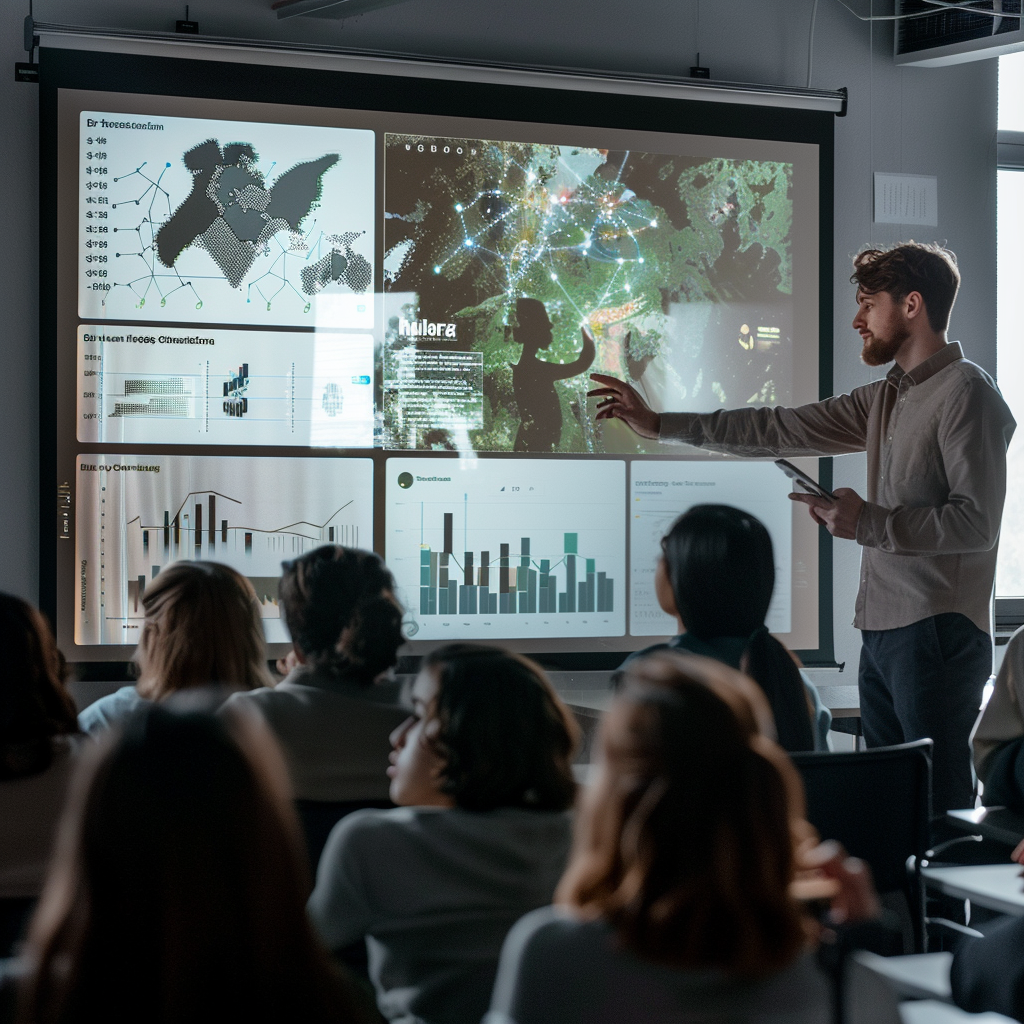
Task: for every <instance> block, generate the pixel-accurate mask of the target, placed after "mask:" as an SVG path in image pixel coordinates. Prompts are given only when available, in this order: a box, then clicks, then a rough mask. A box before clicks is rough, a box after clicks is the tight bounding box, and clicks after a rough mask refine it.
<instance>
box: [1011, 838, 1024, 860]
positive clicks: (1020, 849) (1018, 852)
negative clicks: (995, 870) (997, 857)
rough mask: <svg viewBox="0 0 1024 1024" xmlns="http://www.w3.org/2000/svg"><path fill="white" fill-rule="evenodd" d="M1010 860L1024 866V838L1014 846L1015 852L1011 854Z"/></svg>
mask: <svg viewBox="0 0 1024 1024" xmlns="http://www.w3.org/2000/svg"><path fill="white" fill-rule="evenodd" d="M1010 860H1012V861H1016V862H1017V863H1018V864H1020V865H1022V866H1024V839H1022V840H1021V841H1020V842H1019V843H1018V844H1017V845H1016V846H1015V847H1014V848H1013V853H1011V854H1010Z"/></svg>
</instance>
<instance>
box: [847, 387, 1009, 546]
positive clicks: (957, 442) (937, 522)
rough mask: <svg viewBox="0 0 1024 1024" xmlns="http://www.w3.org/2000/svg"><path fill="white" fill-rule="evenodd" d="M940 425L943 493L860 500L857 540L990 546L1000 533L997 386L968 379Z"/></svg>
mask: <svg viewBox="0 0 1024 1024" xmlns="http://www.w3.org/2000/svg"><path fill="white" fill-rule="evenodd" d="M947 409H948V410H949V411H948V415H947V416H946V418H945V421H944V423H943V424H942V425H941V426H940V434H939V441H940V443H941V445H942V453H943V454H942V460H943V468H944V469H945V473H946V479H947V480H948V482H949V497H948V499H947V500H946V501H945V502H944V503H943V504H941V505H938V506H935V505H926V506H922V507H917V508H914V507H910V506H907V505H901V506H897V507H896V508H884V507H883V506H881V505H876V504H873V503H871V502H865V504H864V507H863V508H862V509H861V511H860V517H859V519H858V521H857V543H858V544H863V545H864V546H865V547H872V548H878V549H880V550H881V551H888V552H891V553H892V554H896V555H919V554H937V553H941V554H945V555H955V554H966V553H968V552H972V551H989V550H991V549H992V547H993V546H994V545H995V543H996V541H997V540H998V538H999V523H1000V520H1001V519H1002V515H1003V500H1004V498H1005V496H1006V448H1007V445H1008V444H1009V441H1010V436H1011V435H1012V433H1013V420H1012V419H1010V420H1009V422H1008V421H1007V414H1006V407H1005V405H1004V404H1003V401H1002V399H1001V398H1000V397H999V393H998V392H997V391H996V390H995V389H994V388H992V387H991V386H990V385H989V384H988V383H987V382H985V381H983V380H970V381H967V382H966V384H965V386H964V389H963V391H961V392H960V393H959V394H958V395H956V396H955V397H954V398H953V399H952V400H951V401H950V402H949V403H947Z"/></svg>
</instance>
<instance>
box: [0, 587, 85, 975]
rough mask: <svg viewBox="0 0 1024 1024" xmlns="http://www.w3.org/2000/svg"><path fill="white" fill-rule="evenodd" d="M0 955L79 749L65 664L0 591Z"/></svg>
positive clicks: (43, 859)
mask: <svg viewBox="0 0 1024 1024" xmlns="http://www.w3.org/2000/svg"><path fill="white" fill-rule="evenodd" d="M0 649H2V650H3V653H4V679H3V683H2V685H0V957H2V956H6V955H7V954H8V952H9V951H10V948H11V944H12V943H13V942H14V941H15V940H16V939H17V938H18V937H19V936H20V934H21V931H22V926H23V925H24V922H25V920H26V919H27V916H28V914H29V912H30V910H31V906H32V903H33V902H34V899H35V897H36V896H38V895H39V892H40V890H41V889H42V887H43V877H44V875H45V873H46V865H47V863H48V861H49V859H50V853H51V849H52V847H53V839H54V833H55V831H56V827H57V819H58V818H59V816H60V811H61V808H62V807H63V806H64V798H65V795H66V792H67V787H68V782H69V781H70V779H71V773H72V769H73V767H74V764H75V753H76V749H77V747H78V742H77V740H78V720H77V715H76V712H75V704H74V701H72V699H71V695H70V694H69V693H68V692H67V690H66V689H65V687H64V678H65V675H66V666H65V665H64V661H63V659H62V658H61V656H60V653H59V651H58V650H57V646H56V644H55V643H54V640H53V633H51V632H50V627H49V625H48V624H47V622H46V620H45V619H44V618H43V616H42V615H41V614H40V613H39V612H38V611H36V609H35V608H33V607H32V606H31V605H29V604H27V603H26V602H25V601H22V600H21V599H20V598H17V597H13V596H12V595H10V594H0Z"/></svg>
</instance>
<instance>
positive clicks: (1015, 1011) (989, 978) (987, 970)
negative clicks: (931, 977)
mask: <svg viewBox="0 0 1024 1024" xmlns="http://www.w3.org/2000/svg"><path fill="white" fill-rule="evenodd" d="M949 981H950V986H951V988H952V990H953V1002H954V1003H956V1005H957V1006H959V1007H960V1008H961V1009H963V1010H967V1011H968V1012H969V1013H1001V1014H1004V1015H1005V1016H1007V1017H1010V1018H1012V1019H1013V1020H1024V918H1021V917H1013V918H1009V919H1007V920H1004V921H1000V922H998V923H996V924H993V925H987V926H986V934H985V937H984V938H980V939H979V938H965V939H963V940H962V941H961V943H960V944H959V946H957V949H956V952H955V953H954V955H953V964H952V966H951V968H950V972H949Z"/></svg>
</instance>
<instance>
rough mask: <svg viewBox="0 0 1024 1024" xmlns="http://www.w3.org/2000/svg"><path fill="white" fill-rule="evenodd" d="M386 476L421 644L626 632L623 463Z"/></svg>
mask: <svg viewBox="0 0 1024 1024" xmlns="http://www.w3.org/2000/svg"><path fill="white" fill-rule="evenodd" d="M386 477H387V486H386V490H387V496H388V501H387V519H386V526H385V534H386V548H387V560H388V564H389V565H390V566H391V568H392V570H393V571H394V572H395V574H396V578H397V580H398V582H399V586H400V589H401V591H402V596H403V600H404V601H405V604H406V606H407V608H408V610H409V615H410V618H411V628H410V635H411V636H412V637H413V638H415V639H418V640H430V639H439V638H455V637H458V638H460V639H486V638H494V639H497V638H513V637H521V638H529V637H533V636H546V637H576V636H619V635H622V633H623V632H624V631H625V610H624V609H625V595H624V593H623V584H624V580H625V536H624V530H623V528H622V526H623V521H622V520H623V506H624V502H625V464H624V463H623V462H619V461H610V460H609V461H604V460H597V461H583V460H576V459H566V460H562V459H558V460H543V461H541V460H525V459H490V460H489V459H458V460H455V459H452V460H445V461H443V462H440V461H436V460H427V459H389V460H388V462H387V469H386ZM567 495H571V496H572V497H571V498H570V499H569V500H567V497H566V496H567Z"/></svg>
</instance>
